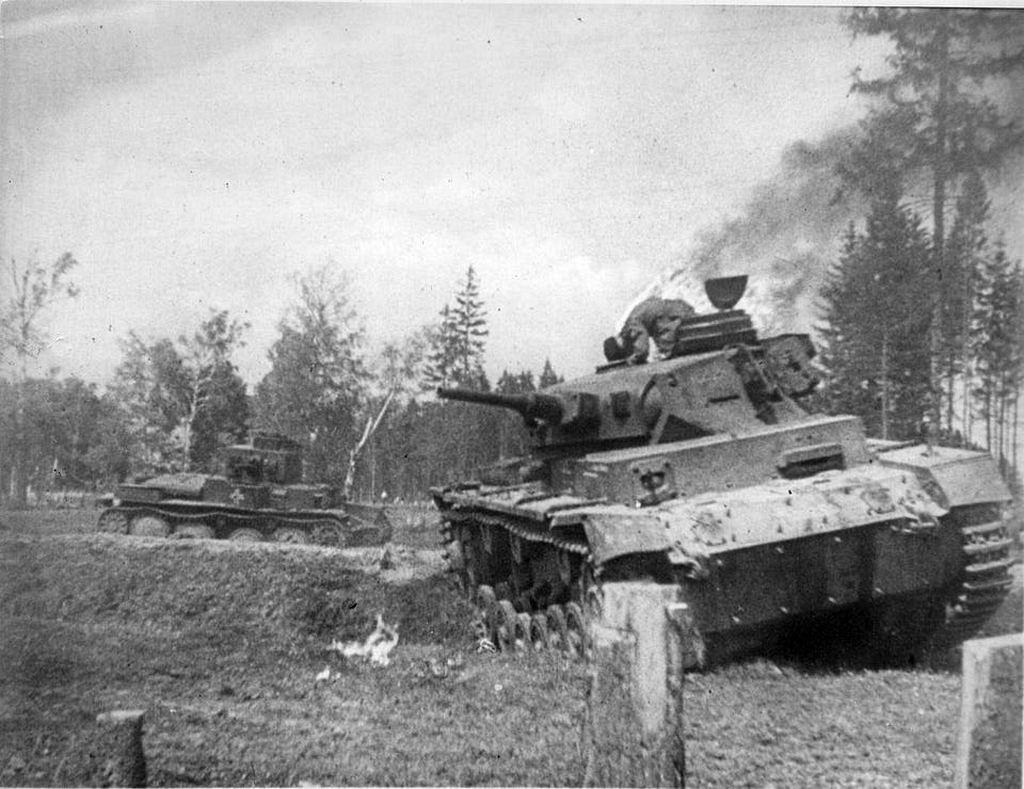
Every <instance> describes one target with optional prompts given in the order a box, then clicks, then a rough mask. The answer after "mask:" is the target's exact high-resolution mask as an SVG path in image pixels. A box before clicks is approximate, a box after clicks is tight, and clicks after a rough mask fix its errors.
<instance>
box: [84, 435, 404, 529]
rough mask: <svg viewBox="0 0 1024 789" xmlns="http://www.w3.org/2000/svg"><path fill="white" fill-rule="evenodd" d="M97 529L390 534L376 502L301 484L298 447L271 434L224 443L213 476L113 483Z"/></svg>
mask: <svg viewBox="0 0 1024 789" xmlns="http://www.w3.org/2000/svg"><path fill="white" fill-rule="evenodd" d="M98 528H99V530H100V531H108V532H117V533H121V534H134V535H141V536H150V537H168V536H171V537H202V538H209V539H231V540H276V541H278V542H299V543H304V542H312V543H318V544H324V545H335V546H347V545H378V544H382V543H384V542H387V540H388V539H389V538H390V536H391V526H390V524H389V523H388V520H387V517H386V515H385V513H384V510H383V508H381V507H375V506H371V505H365V504H356V503H354V502H351V501H348V500H347V498H346V497H345V496H344V495H343V494H342V492H341V491H339V490H338V489H337V488H335V487H332V486H330V485H323V484H307V483H304V482H303V477H302V448H301V447H300V446H299V445H298V444H297V443H295V442H294V441H291V440H290V439H288V438H286V437H284V436H279V435H275V434H268V433H257V434H256V435H254V436H253V440H252V443H250V444H239V445H236V446H231V447H227V448H226V449H225V450H224V451H223V470H222V473H220V474H194V473H177V474H161V475H159V476H155V477H150V478H148V479H145V480H142V481H140V482H134V483H128V484H122V485H120V486H118V489H117V493H116V495H115V497H114V501H113V506H111V507H109V508H107V509H106V510H104V511H103V512H102V513H101V515H100V518H99V523H98Z"/></svg>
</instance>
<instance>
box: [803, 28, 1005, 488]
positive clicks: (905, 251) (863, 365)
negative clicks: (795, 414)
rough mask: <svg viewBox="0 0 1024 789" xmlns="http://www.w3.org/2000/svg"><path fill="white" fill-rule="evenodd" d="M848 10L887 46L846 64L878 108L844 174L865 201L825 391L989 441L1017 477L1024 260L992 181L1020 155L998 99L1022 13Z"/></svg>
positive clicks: (891, 421) (831, 300)
mask: <svg viewBox="0 0 1024 789" xmlns="http://www.w3.org/2000/svg"><path fill="white" fill-rule="evenodd" d="M845 24H846V26H847V28H848V29H849V30H850V32H851V33H852V34H853V35H854V36H872V37H884V38H886V39H888V40H889V41H890V42H891V44H892V47H893V49H892V54H891V55H890V56H889V57H888V58H887V67H888V70H887V72H886V73H884V74H883V75H881V76H878V77H875V78H872V79H867V78H865V77H863V76H862V74H861V73H860V72H859V71H858V72H855V73H854V75H853V82H852V86H851V87H852V90H853V91H854V92H856V93H859V94H863V95H865V96H868V97H871V99H872V108H871V110H870V112H869V113H868V115H867V117H865V118H864V119H863V121H862V122H861V128H860V136H859V140H858V142H857V143H856V144H855V145H853V146H852V148H851V150H850V151H849V156H848V158H847V159H846V160H845V161H844V162H843V163H842V164H841V165H840V168H839V169H840V173H839V174H840V176H841V178H842V181H843V183H844V184H845V186H846V187H847V188H849V189H854V190H857V191H858V192H859V193H860V194H862V195H864V196H865V197H866V198H868V202H869V204H870V210H869V213H868V215H867V216H866V217H865V219H864V220H863V222H862V223H859V224H854V225H851V226H850V228H849V229H848V231H847V233H846V235H845V237H844V239H843V246H842V252H841V254H840V256H839V258H838V260H836V261H835V263H834V265H833V267H832V270H831V271H830V276H829V281H828V283H827V285H826V286H825V288H824V289H823V292H822V294H821V317H822V319H823V320H822V324H821V326H820V327H819V334H820V337H821V339H822V341H823V342H822V345H823V354H822V363H823V365H824V366H825V367H826V368H827V372H828V376H827V381H828V383H827V385H826V387H825V388H824V389H823V391H822V392H821V394H820V395H819V400H820V402H821V404H822V405H823V406H824V407H826V408H828V409H832V410H839V411H847V412H852V413H855V414H858V415H860V416H861V417H862V418H863V419H864V421H865V422H866V424H867V427H868V430H869V432H870V433H871V434H873V435H877V436H879V437H882V438H888V439H895V440H905V439H915V440H917V439H925V440H931V441H939V442H942V443H945V444H951V445H955V446H974V447H982V448H985V449H989V450H990V451H991V452H992V453H993V455H994V456H995V457H996V458H997V459H998V460H999V462H1000V464H1001V466H1002V467H1003V469H1004V471H1005V472H1006V474H1007V476H1008V478H1010V479H1012V480H1014V481H1015V480H1017V479H1018V474H1017V469H1018V468H1019V465H1018V464H1019V458H1018V457H1017V449H1016V448H1017V445H1018V439H1019V433H1018V407H1019V403H1020V400H1021V396H1022V394H1024V392H1022V383H1024V273H1022V269H1021V263H1020V261H1019V260H1014V259H1012V258H1011V257H1010V255H1009V254H1008V252H1007V250H1006V246H1005V242H1004V241H1003V239H1002V238H1001V236H1000V234H999V233H998V231H997V230H994V229H993V228H992V227H991V226H990V225H991V222H990V210H991V204H990V201H989V197H988V188H989V183H990V182H991V181H993V180H995V179H998V178H999V177H1000V175H1001V174H1002V172H1003V168H1004V167H1005V166H1007V165H1008V164H1014V163H1015V164H1016V165H1017V166H1018V167H1019V165H1020V156H1021V145H1022V141H1024V131H1022V129H1021V127H1020V124H1019V121H1018V119H1017V118H1014V117H1012V116H1010V117H1008V116H1009V113H1008V112H1007V111H1006V110H1004V109H1003V108H1002V107H1001V106H1000V102H999V101H997V99H998V97H999V96H1000V95H1001V92H1002V91H1006V90H1009V91H1012V90H1013V89H1014V85H1016V84H1017V83H1015V82H1014V80H1015V79H1018V80H1019V76H1020V71H1021V70H1022V69H1024V17H1022V15H1020V14H1018V13H1015V12H995V11H973V10H951V9H897V8H883V9H878V8H860V9H856V10H854V11H852V12H851V13H849V14H848V15H847V16H846V18H845ZM1002 95H1005V93H1002Z"/></svg>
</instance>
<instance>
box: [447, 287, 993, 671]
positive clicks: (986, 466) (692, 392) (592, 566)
mask: <svg viewBox="0 0 1024 789" xmlns="http://www.w3.org/2000/svg"><path fill="white" fill-rule="evenodd" d="M744 284H745V278H730V279H729V280H711V281H709V283H708V284H707V286H706V289H707V290H708V294H709V297H711V300H712V303H714V304H716V306H717V307H718V308H719V312H717V313H714V314H711V315H704V316H698V317H695V318H692V319H689V320H687V321H685V322H684V327H683V330H682V331H681V333H680V336H679V338H678V341H677V343H676V346H675V349H674V351H673V353H672V354H670V356H669V358H668V359H666V360H664V361H657V362H652V363H649V364H641V365H628V364H627V363H626V362H616V363H611V364H606V365H603V366H601V367H599V368H598V369H597V372H596V373H595V374H594V375H591V376H587V377H584V378H580V379H578V380H574V381H568V382H566V383H562V384H558V385H555V386H552V387H550V388H547V389H545V390H543V391H541V392H538V393H535V394H527V395H497V394H492V393H486V394H483V393H477V392H471V391H465V390H450V389H441V390H439V395H440V396H441V397H443V398H448V399H454V400H462V401H468V402H478V403H481V404H484V405H489V406H495V405H496V406H501V407H506V408H511V409H514V410H516V411H518V412H519V413H521V414H522V415H523V417H524V419H525V420H526V423H527V426H528V427H529V429H530V434H531V443H532V455H531V457H530V458H528V459H525V460H523V461H521V462H513V463H508V462H506V463H503V464H502V465H501V466H500V467H498V468H495V469H491V470H484V471H483V472H481V475H480V478H479V479H476V480H469V481H466V482H462V483H459V484H455V485H450V486H447V487H441V488H435V489H433V490H432V494H433V497H434V500H435V503H436V504H437V506H438V508H439V509H440V511H441V514H442V533H443V537H444V540H445V542H446V548H447V555H448V558H449V563H450V568H451V570H452V571H453V572H456V573H458V576H459V578H460V579H461V582H462V584H463V585H464V587H465V589H466V591H467V593H468V594H470V595H471V596H473V597H474V598H475V599H476V600H477V602H478V604H479V605H480V607H481V608H482V609H484V610H485V611H486V612H487V613H486V620H487V626H488V628H489V630H490V633H491V635H492V636H493V637H494V638H495V639H496V640H497V641H498V642H499V643H505V644H508V643H512V642H514V641H515V640H517V639H523V640H527V641H533V642H535V643H537V644H547V645H550V644H553V643H557V644H559V645H561V646H565V647H571V648H579V647H581V645H582V644H583V629H582V619H583V616H584V610H585V609H586V608H587V606H588V604H590V603H596V602H599V599H600V584H601V582H602V581H604V580H629V579H634V578H643V579H648V580H656V581H658V582H661V583H670V584H677V585H678V586H679V587H681V589H682V592H683V597H684V600H685V601H686V602H688V603H689V606H690V611H691V613H692V615H693V619H694V625H695V627H696V630H697V634H698V636H699V639H700V643H701V644H702V647H703V649H704V658H705V661H706V662H708V663H715V662H721V661H724V660H728V659H730V658H733V657H736V656H738V655H740V654H743V653H747V652H754V651H757V652H761V651H767V650H770V649H772V648H774V647H779V646H781V647H790V646H795V645H797V644H801V643H807V642H808V640H809V641H810V642H811V643H814V644H819V645H824V644H828V643H837V642H836V641H835V640H834V639H832V638H831V637H832V636H834V635H839V636H842V637H843V638H842V640H843V641H845V642H846V643H845V644H843V647H844V649H846V650H848V649H849V647H850V646H851V645H852V646H853V647H854V649H855V650H857V652H856V654H859V655H860V656H861V657H863V658H867V659H872V660H881V661H885V662H897V663H906V662H908V661H912V660H914V659H916V657H917V656H918V654H919V652H920V650H922V649H923V648H925V647H927V646H938V645H943V644H953V643H956V642H958V641H960V640H962V639H964V638H966V637H968V636H970V635H971V634H973V633H974V632H975V631H976V630H977V629H978V628H979V627H980V626H981V625H982V624H983V623H984V621H985V619H986V618H987V617H988V616H989V615H990V614H991V613H992V612H993V611H994V610H995V608H996V607H998V605H999V603H1000V602H1001V601H1002V599H1003V598H1004V597H1005V595H1006V593H1007V591H1008V588H1009V586H1010V584H1011V579H1010V576H1009V573H1008V570H1009V567H1010V565H1011V564H1012V560H1011V559H1010V557H1009V549H1010V546H1011V542H1012V540H1011V529H1010V528H1009V527H1010V524H1009V522H1008V517H1009V503H1010V494H1009V492H1008V490H1007V488H1006V487H1005V485H1004V484H1003V482H1002V480H1001V478H1000V476H999V473H998V471H997V469H996V466H995V464H994V462H993V461H992V459H991V458H990V457H989V456H988V455H987V454H983V453H978V452H970V451H965V450H960V449H945V448H934V449H929V448H928V447H926V446H909V445H901V444H895V443H884V442H872V441H869V440H867V439H866V438H865V436H864V432H863V428H862V425H861V423H860V420H859V419H857V418H855V417H852V416H812V415H809V414H808V413H806V412H805V411H804V409H803V408H802V407H800V406H799V405H798V404H797V401H798V400H799V398H801V397H803V396H805V395H807V394H808V393H810V392H811V391H812V390H813V388H814V386H815V384H816V383H817V378H816V377H815V373H814V371H813V370H812V368H811V366H810V359H811V358H812V356H813V354H814V348H813V346H812V345H811V343H810V341H809V339H808V337H807V336H806V335H798V334H789V335H783V336H780V337H774V338H770V339H763V340H762V339H759V338H758V337H757V333H756V332H755V330H754V328H753V326H752V325H751V322H750V318H749V317H748V316H747V315H746V313H744V312H743V311H742V310H736V309H733V307H734V305H735V304H736V302H737V301H738V300H739V297H740V295H741V294H742V290H743V287H744ZM737 291H738V293H737Z"/></svg>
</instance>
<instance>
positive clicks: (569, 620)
mask: <svg viewBox="0 0 1024 789" xmlns="http://www.w3.org/2000/svg"><path fill="white" fill-rule="evenodd" d="M565 624H566V627H567V628H568V631H569V636H568V640H569V650H568V651H569V653H570V654H571V655H574V656H577V657H581V658H586V657H587V656H588V654H589V653H590V645H589V644H588V643H587V642H588V639H587V624H586V622H585V621H584V619H583V609H582V608H580V606H579V604H578V603H566V604H565Z"/></svg>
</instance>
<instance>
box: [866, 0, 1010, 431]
mask: <svg viewBox="0 0 1024 789" xmlns="http://www.w3.org/2000/svg"><path fill="white" fill-rule="evenodd" d="M846 25H847V27H848V28H849V29H850V31H851V32H852V33H853V35H854V36H855V37H856V36H861V35H864V36H885V37H887V38H889V39H890V40H891V41H892V42H893V44H894V47H895V52H894V54H892V55H891V56H890V57H889V58H888V59H887V63H888V65H889V66H890V69H891V70H890V73H889V74H888V75H886V76H883V77H879V78H876V79H864V78H862V76H861V74H860V70H859V69H858V70H857V71H856V72H855V73H854V82H853V87H852V90H853V91H854V92H856V93H861V94H863V95H867V96H873V97H876V98H878V99H879V100H880V101H881V104H880V105H879V106H877V107H876V108H875V110H874V111H873V112H872V113H871V115H869V116H868V118H867V119H866V121H865V123H864V127H865V131H866V133H865V142H864V145H863V148H864V149H865V150H868V151H870V149H871V147H872V146H876V145H879V144H883V145H885V146H887V147H888V148H889V150H890V152H891V153H892V154H893V156H892V157H891V158H892V159H893V161H892V164H893V165H895V166H896V167H897V168H898V172H900V173H901V175H902V177H903V178H904V180H907V181H909V179H910V178H911V177H913V176H915V175H918V174H922V175H926V177H927V178H928V179H929V181H930V189H931V220H932V239H931V241H932V243H931V272H932V280H933V282H932V286H931V287H930V288H929V289H928V290H927V291H925V292H926V293H930V298H931V303H930V304H929V305H927V306H928V307H929V308H930V312H931V320H930V323H929V326H928V327H927V331H928V333H929V338H930V346H929V352H930V362H931V369H930V382H931V387H932V395H931V401H932V406H931V407H932V420H933V421H934V422H935V424H936V426H937V425H938V422H939V418H940V415H941V403H940V392H941V390H942V382H941V380H940V375H941V360H942V351H943V348H942V336H941V335H942V327H943V318H944V312H945V307H944V304H943V301H942V296H943V295H947V294H948V293H949V289H947V288H944V287H943V282H944V280H945V279H946V278H947V275H948V271H947V269H948V266H949V260H948V255H947V243H948V239H947V237H946V211H947V202H948V195H949V193H950V190H951V189H953V190H955V188H956V187H957V185H958V183H959V181H960V179H961V178H962V177H964V176H965V175H967V174H969V173H973V172H978V171H980V170H993V169H996V168H998V166H999V165H1000V164H1001V162H1002V161H1003V160H1004V159H1005V158H1006V157H1007V156H1008V155H1010V154H1011V153H1012V152H1013V151H1016V150H1019V148H1020V146H1021V143H1022V140H1024V135H1022V133H1021V130H1020V128H1019V127H1018V126H1017V124H1016V123H1015V122H1014V121H1013V120H1007V119H1005V118H1004V117H1003V113H1002V111H1001V109H1000V107H999V106H998V105H997V104H996V102H995V101H993V100H992V99H991V98H990V96H988V95H986V93H985V91H986V90H987V89H990V88H991V87H992V84H993V83H994V82H997V81H1004V82H1005V81H1006V80H1007V79H1009V78H1010V77H1012V75H1013V73H1014V72H1015V71H1016V70H1018V69H1020V68H1022V67H1024V45H1022V44H1021V41H1022V37H1021V31H1022V29H1024V16H1021V15H1019V14H1017V13H1015V12H1013V11H1009V12H999V11H991V10H957V9H945V8H939V9H918V8H915V9H901V8H859V9H855V10H854V11H852V12H850V14H849V15H848V16H847V18H846ZM1007 45H1009V49H1008V48H1007ZM883 129H884V132H882V130H883ZM854 169H856V168H854ZM877 174H878V171H871V170H865V171H862V172H860V173H856V174H855V176H856V177H855V178H854V179H852V181H851V182H852V183H854V184H855V185H858V186H861V187H862V188H863V185H864V184H865V183H866V182H868V183H869V182H870V180H871V178H872V177H874V176H875V175H877ZM848 180H850V179H848ZM947 396H948V394H947ZM947 410H948V409H947Z"/></svg>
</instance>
